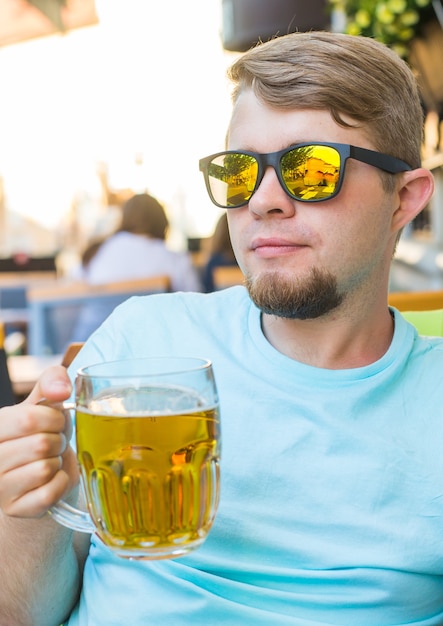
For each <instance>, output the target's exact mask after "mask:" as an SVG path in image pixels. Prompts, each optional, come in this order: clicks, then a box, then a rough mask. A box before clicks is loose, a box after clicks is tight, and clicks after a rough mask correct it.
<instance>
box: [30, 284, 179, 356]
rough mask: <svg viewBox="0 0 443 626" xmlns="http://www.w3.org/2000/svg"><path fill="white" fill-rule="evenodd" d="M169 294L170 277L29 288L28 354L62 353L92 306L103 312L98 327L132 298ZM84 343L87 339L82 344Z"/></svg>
mask: <svg viewBox="0 0 443 626" xmlns="http://www.w3.org/2000/svg"><path fill="white" fill-rule="evenodd" d="M170 290H171V285H170V279H169V277H168V276H155V277H151V278H143V279H138V280H128V281H122V282H115V283H109V284H103V285H87V284H85V283H64V282H57V283H55V284H54V285H51V286H48V285H46V286H44V287H35V288H30V289H29V290H28V292H27V298H28V308H29V327H28V352H29V354H34V355H43V354H57V353H63V352H64V350H65V349H66V347H67V345H68V344H69V343H70V342H71V341H73V340H75V339H73V333H74V329H75V326H76V324H77V323H78V321H79V317H80V315H82V313H83V312H84V311H85V310H86V309H87V308H89V307H90V306H92V307H94V306H97V308H98V309H100V317H101V319H100V321H99V322H98V323H97V326H98V325H99V324H100V323H101V321H104V319H105V318H106V317H107V316H108V315H109V314H110V313H111V312H112V310H113V309H114V308H115V307H116V306H118V305H119V304H121V303H122V302H124V301H125V300H127V299H128V298H129V297H131V296H135V295H146V294H154V293H164V292H167V291H170ZM97 320H98V316H96V321H97ZM92 330H95V328H93V329H92ZM84 339H86V337H85V338H82V339H81V341H83V340H84Z"/></svg>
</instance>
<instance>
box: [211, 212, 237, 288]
mask: <svg viewBox="0 0 443 626" xmlns="http://www.w3.org/2000/svg"><path fill="white" fill-rule="evenodd" d="M232 266H237V259H236V258H235V254H234V250H233V249H232V244H231V238H230V236H229V228H228V218H227V215H226V213H223V214H222V215H221V216H220V218H219V219H218V221H217V224H216V225H215V229H214V232H213V234H212V237H211V240H210V242H209V250H208V260H207V261H206V263H205V265H204V266H203V269H202V282H203V289H204V291H206V292H207V293H209V292H211V291H214V290H215V285H214V275H213V272H214V268H216V267H232Z"/></svg>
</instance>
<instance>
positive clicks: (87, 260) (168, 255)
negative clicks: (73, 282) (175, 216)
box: [69, 193, 202, 341]
mask: <svg viewBox="0 0 443 626" xmlns="http://www.w3.org/2000/svg"><path fill="white" fill-rule="evenodd" d="M168 228H169V221H168V218H167V216H166V213H165V210H164V209H163V207H162V205H161V204H160V202H159V201H158V200H157V199H156V198H154V197H153V196H151V195H149V194H147V193H141V194H137V195H134V196H132V197H131V198H129V200H127V201H126V202H125V204H124V205H123V207H122V217H121V223H120V226H119V228H118V229H117V231H116V232H115V233H113V234H112V235H110V236H108V237H107V238H105V239H102V240H99V241H95V242H93V243H92V244H91V245H90V246H89V247H88V248H87V249H86V250H85V252H84V254H83V263H82V268H81V271H80V275H79V277H80V278H81V279H82V280H84V281H85V282H87V283H88V284H91V285H102V284H106V283H110V282H118V281H124V280H133V279H137V278H149V277H151V276H169V278H170V280H171V291H202V286H201V283H200V278H199V275H198V272H197V270H196V268H195V267H194V266H193V265H192V260H191V257H190V256H189V254H188V253H186V252H177V251H174V250H171V249H170V248H168V246H167V244H166V236H167V232H168ZM112 308H113V307H112V305H108V304H106V303H100V304H97V303H95V304H92V303H91V304H87V305H85V306H83V307H82V310H81V312H80V314H79V316H78V319H77V322H76V324H75V327H74V330H73V332H72V334H71V336H70V338H69V340H70V341H86V339H87V338H88V337H89V336H90V335H91V333H92V332H93V331H94V330H96V329H97V328H98V327H99V326H100V324H101V323H102V322H104V320H105V319H106V318H107V317H108V315H110V313H112Z"/></svg>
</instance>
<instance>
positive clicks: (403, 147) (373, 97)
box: [228, 31, 423, 168]
mask: <svg viewBox="0 0 443 626" xmlns="http://www.w3.org/2000/svg"><path fill="white" fill-rule="evenodd" d="M228 76H229V78H230V79H231V81H232V82H233V83H234V90H233V94H232V96H233V101H234V103H235V101H236V100H237V98H238V96H239V94H240V93H241V91H243V90H245V89H252V90H253V92H254V93H255V95H256V96H257V97H258V98H259V99H261V100H262V101H263V102H265V103H266V104H268V105H269V106H271V107H275V108H281V109H322V110H328V111H329V112H330V114H331V116H332V117H333V119H334V120H335V121H336V122H337V123H338V124H340V125H341V126H349V125H350V124H349V123H347V122H346V121H344V119H343V116H346V117H348V118H351V119H352V120H353V121H355V126H361V127H362V128H363V130H364V131H365V132H366V133H367V135H368V137H370V139H371V141H372V142H373V144H374V146H375V148H376V149H377V150H379V151H380V152H385V153H387V154H390V155H392V156H395V157H397V158H399V159H402V160H403V161H406V163H408V164H409V165H411V167H413V168H416V167H420V163H421V146H422V139H423V109H422V106H421V99H420V94H419V90H418V85H417V82H416V80H415V77H414V75H413V74H412V72H411V70H410V69H409V67H408V66H407V64H406V63H405V62H404V61H403V60H402V59H400V57H399V56H398V55H397V54H396V53H395V52H393V51H392V50H391V49H389V48H388V47H387V46H385V45H384V44H381V43H379V42H377V41H375V40H373V39H370V38H368V37H357V36H352V35H344V34H339V33H330V32H323V31H321V32H320V31H319V32H307V33H293V34H290V35H285V36H284V37H278V38H276V39H272V40H271V41H268V42H266V43H263V44H259V45H258V46H256V47H254V48H252V49H251V50H249V51H248V52H246V53H244V54H243V55H242V56H241V57H240V58H239V59H238V60H237V61H236V62H235V63H234V64H233V65H232V66H231V68H230V69H229V70H228ZM353 125H354V124H353Z"/></svg>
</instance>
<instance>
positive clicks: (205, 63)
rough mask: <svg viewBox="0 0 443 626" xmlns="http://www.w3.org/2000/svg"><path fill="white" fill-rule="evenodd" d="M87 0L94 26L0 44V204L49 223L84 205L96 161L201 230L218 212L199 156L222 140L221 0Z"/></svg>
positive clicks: (226, 108)
mask: <svg viewBox="0 0 443 626" xmlns="http://www.w3.org/2000/svg"><path fill="white" fill-rule="evenodd" d="M96 7H97V12H98V15H99V19H100V24H99V25H98V26H93V27H88V28H82V29H78V30H75V31H72V32H70V33H68V34H67V35H65V36H54V37H46V38H42V39H36V40H33V41H30V42H25V43H20V44H16V45H12V46H8V47H5V48H0V85H1V101H0V176H1V177H2V178H3V180H4V187H5V193H6V205H7V208H8V209H9V210H10V211H13V212H17V213H21V214H23V215H29V216H32V217H33V218H35V219H36V220H38V221H39V222H41V223H42V224H44V225H45V226H49V227H51V228H52V227H56V226H57V225H58V224H59V223H60V221H61V220H62V219H63V216H64V215H66V213H67V211H68V210H69V207H70V205H71V203H72V200H73V198H74V196H77V197H81V198H83V202H84V204H85V207H86V209H85V210H86V213H87V211H88V209H87V207H88V206H89V204H90V203H91V198H92V202H94V199H95V198H97V197H99V185H98V178H97V176H96V170H97V163H98V162H100V161H103V162H105V163H107V164H108V167H109V174H110V182H111V185H112V186H113V187H116V188H119V187H131V188H135V190H136V191H141V190H143V189H144V188H147V189H148V190H149V191H150V192H151V193H153V194H154V195H156V196H157V197H158V198H159V199H160V200H161V201H162V202H163V203H164V204H165V205H166V206H167V207H168V209H169V210H170V212H171V214H172V216H173V219H174V220H175V224H176V225H178V226H179V227H180V228H182V229H184V230H186V231H187V234H188V235H190V236H198V235H207V234H209V233H210V231H211V229H212V227H213V225H214V224H215V221H216V219H217V217H218V215H219V213H218V212H217V209H216V207H213V206H212V205H211V204H210V202H209V200H208V199H207V197H206V192H205V190H204V183H203V177H202V175H201V173H200V172H199V171H198V159H199V157H202V156H206V155H207V154H210V153H211V152H216V151H217V150H220V149H222V148H223V141H224V135H225V131H226V126H227V123H228V118H229V113H230V96H229V85H228V82H227V80H226V78H225V70H226V67H227V65H228V64H229V63H230V62H232V60H233V59H234V58H235V56H236V55H235V54H233V53H226V52H224V51H223V48H222V44H221V37H220V29H221V0H186V2H184V0H167V1H162V0H159V1H158V2H154V1H152V0H96ZM137 155H141V156H142V159H143V163H142V164H141V165H138V166H137V165H136V156H137ZM88 203H89V204H88ZM91 214H92V216H93V212H92V213H91Z"/></svg>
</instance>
